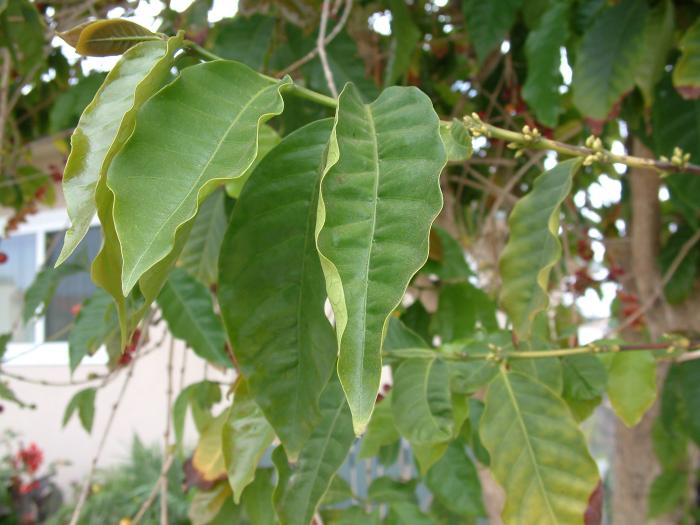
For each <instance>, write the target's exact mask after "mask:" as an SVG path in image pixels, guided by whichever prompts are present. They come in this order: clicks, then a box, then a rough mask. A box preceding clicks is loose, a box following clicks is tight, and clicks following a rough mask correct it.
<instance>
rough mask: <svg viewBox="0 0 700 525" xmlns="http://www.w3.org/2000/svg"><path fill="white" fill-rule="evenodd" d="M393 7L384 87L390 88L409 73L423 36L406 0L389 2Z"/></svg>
mask: <svg viewBox="0 0 700 525" xmlns="http://www.w3.org/2000/svg"><path fill="white" fill-rule="evenodd" d="M389 6H390V7H391V44H390V46H389V58H388V59H387V62H386V74H385V76H384V85H385V86H390V85H392V84H394V83H395V82H396V81H397V80H399V79H400V78H401V77H402V76H403V75H404V74H405V73H406V71H408V68H409V66H410V65H411V57H412V55H413V53H414V52H415V50H416V46H417V44H418V42H419V41H420V39H421V37H422V36H423V34H422V33H421V30H420V29H419V28H418V26H416V24H415V23H414V22H413V20H412V19H411V12H410V10H409V9H408V6H407V5H406V2H405V1H404V0H389Z"/></svg>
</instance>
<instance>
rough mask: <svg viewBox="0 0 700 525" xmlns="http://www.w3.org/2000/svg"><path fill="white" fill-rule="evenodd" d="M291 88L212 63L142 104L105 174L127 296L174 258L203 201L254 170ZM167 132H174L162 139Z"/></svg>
mask: <svg viewBox="0 0 700 525" xmlns="http://www.w3.org/2000/svg"><path fill="white" fill-rule="evenodd" d="M288 82H289V81H288V80H283V81H279V82H276V81H272V80H269V79H267V78H265V77H262V76H260V75H258V74H257V73H255V72H254V71H253V70H251V69H250V68H248V67H247V66H244V65H243V64H239V63H236V62H228V61H223V60H221V61H214V62H208V63H205V64H199V65H196V66H192V67H189V68H187V69H185V70H184V71H183V72H182V73H181V74H180V76H179V77H178V78H177V79H176V80H175V81H174V82H173V83H172V84H170V85H169V86H167V87H166V88H164V89H162V90H161V91H159V92H158V94H157V95H156V96H154V97H153V98H151V99H150V100H149V101H148V102H147V103H146V104H144V106H143V107H142V109H141V111H140V112H139V116H138V121H137V124H136V128H135V129H134V133H133V134H132V135H131V137H130V138H129V140H128V141H127V142H126V144H125V145H124V147H123V148H122V150H121V151H120V152H119V154H118V155H117V156H116V157H115V158H114V160H113V162H112V164H111V165H110V168H109V171H108V176H107V181H108V185H109V187H110V189H111V190H112V192H113V193H114V223H115V227H116V231H117V234H118V236H119V240H120V242H121V246H122V255H123V269H122V289H123V292H124V293H125V294H126V293H128V292H129V291H130V290H131V289H132V288H133V286H134V285H135V284H136V282H137V281H138V280H139V278H140V277H141V276H142V275H144V274H145V273H146V272H147V271H148V270H149V269H151V268H152V267H153V266H154V265H155V264H156V263H158V262H159V261H161V260H162V259H164V258H165V257H166V256H167V255H168V254H169V253H170V252H171V250H172V249H173V247H174V245H175V234H176V232H177V231H178V229H180V228H181V227H182V226H183V225H185V224H186V223H188V222H189V221H191V219H192V218H193V217H194V216H195V215H196V213H197V209H198V207H199V204H200V202H201V201H202V200H203V199H204V198H205V197H206V196H207V195H208V194H209V193H211V191H213V189H214V188H215V187H216V186H217V185H219V184H221V183H224V182H226V181H228V180H232V179H234V178H236V177H238V176H240V175H242V174H243V173H244V172H245V171H246V170H247V169H248V167H249V166H250V165H251V163H252V162H253V160H254V159H255V156H256V153H257V149H258V148H257V143H258V129H259V127H260V126H261V125H262V124H263V123H264V122H265V120H267V119H269V118H271V117H272V116H274V115H277V114H279V113H281V112H282V108H283V101H282V96H281V95H280V89H281V88H282V87H283V86H284V85H286V84H287V83H288ZM164 126H165V127H166V128H168V129H170V133H168V134H165V135H164V134H163V133H162V129H163V127H164Z"/></svg>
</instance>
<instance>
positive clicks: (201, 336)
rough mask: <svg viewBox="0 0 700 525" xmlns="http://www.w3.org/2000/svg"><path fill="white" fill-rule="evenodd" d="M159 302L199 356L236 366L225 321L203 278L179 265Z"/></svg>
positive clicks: (177, 332) (175, 330) (172, 327)
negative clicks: (231, 357) (228, 353)
mask: <svg viewBox="0 0 700 525" xmlns="http://www.w3.org/2000/svg"><path fill="white" fill-rule="evenodd" d="M158 305H159V306H160V309H161V310H162V312H163V318H164V319H165V320H166V321H167V322H168V327H169V328H170V331H171V332H172V334H173V335H174V336H175V337H177V338H178V339H182V340H183V341H185V342H186V343H187V345H188V346H190V347H191V348H192V349H193V350H194V351H195V353H196V354H197V355H198V356H199V357H201V358H202V359H205V360H207V361H209V362H211V363H213V364H215V365H217V366H221V367H230V366H232V365H231V359H230V358H229V356H228V355H227V353H226V350H225V345H226V334H225V333H224V327H223V324H222V323H221V319H220V318H219V316H218V315H216V313H214V304H213V302H212V298H211V293H210V292H209V290H208V289H207V288H206V287H205V286H204V285H203V284H202V283H201V282H200V281H197V280H196V279H195V278H194V277H192V276H191V275H189V274H188V273H187V272H186V271H185V270H183V269H182V268H176V269H175V270H173V271H172V272H170V275H169V277H168V281H167V282H166V284H165V286H164V287H163V291H162V292H161V293H160V295H159V296H158Z"/></svg>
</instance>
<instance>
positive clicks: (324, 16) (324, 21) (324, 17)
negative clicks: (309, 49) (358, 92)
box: [316, 0, 338, 98]
mask: <svg viewBox="0 0 700 525" xmlns="http://www.w3.org/2000/svg"><path fill="white" fill-rule="evenodd" d="M329 10H330V0H323V7H322V8H321V23H320V25H319V28H318V38H317V39H316V48H317V49H318V58H319V59H320V60H321V66H323V74H324V76H325V77H326V83H327V84H328V89H329V90H330V92H331V95H333V98H338V88H336V87H335V80H333V73H332V72H331V67H330V65H329V64H328V55H326V28H327V26H328V11H329Z"/></svg>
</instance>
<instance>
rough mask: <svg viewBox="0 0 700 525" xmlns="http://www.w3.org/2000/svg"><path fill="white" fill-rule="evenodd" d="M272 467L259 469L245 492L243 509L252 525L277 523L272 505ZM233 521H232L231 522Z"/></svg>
mask: <svg viewBox="0 0 700 525" xmlns="http://www.w3.org/2000/svg"><path fill="white" fill-rule="evenodd" d="M273 473H274V471H273V469H271V468H262V469H258V470H257V471H256V472H255V479H254V480H253V482H252V483H251V484H250V485H248V486H247V487H246V489H245V492H243V500H242V506H243V511H244V512H245V514H246V517H247V518H248V521H249V522H250V525H275V523H276V520H275V507H273V505H272V492H273V491H274V488H275V486H274V484H273V483H272V475H273ZM229 523H232V522H229Z"/></svg>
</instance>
